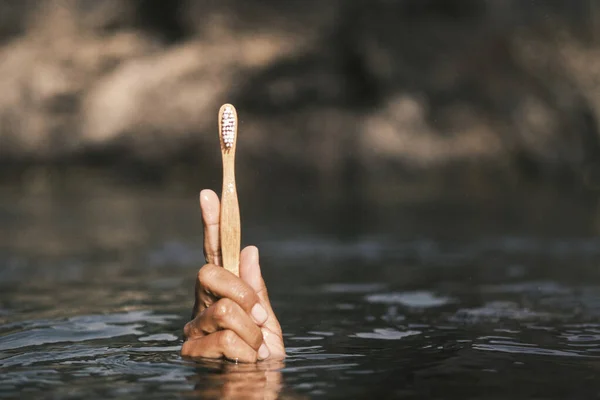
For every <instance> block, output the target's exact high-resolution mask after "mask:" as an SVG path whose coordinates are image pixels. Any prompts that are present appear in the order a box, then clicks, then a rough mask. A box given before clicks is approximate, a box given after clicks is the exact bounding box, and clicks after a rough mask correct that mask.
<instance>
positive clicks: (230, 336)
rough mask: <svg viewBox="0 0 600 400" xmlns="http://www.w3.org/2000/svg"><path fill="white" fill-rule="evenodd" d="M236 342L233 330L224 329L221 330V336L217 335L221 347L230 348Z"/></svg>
mask: <svg viewBox="0 0 600 400" xmlns="http://www.w3.org/2000/svg"><path fill="white" fill-rule="evenodd" d="M236 343H237V337H236V334H235V333H233V331H230V330H226V331H221V336H220V337H219V345H220V346H221V348H222V349H231V348H234V347H235V345H236Z"/></svg>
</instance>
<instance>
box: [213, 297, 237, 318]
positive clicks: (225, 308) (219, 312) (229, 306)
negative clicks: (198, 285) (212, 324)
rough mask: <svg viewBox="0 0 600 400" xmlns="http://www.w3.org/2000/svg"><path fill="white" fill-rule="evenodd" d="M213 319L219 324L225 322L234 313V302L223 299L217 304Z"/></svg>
mask: <svg viewBox="0 0 600 400" xmlns="http://www.w3.org/2000/svg"><path fill="white" fill-rule="evenodd" d="M214 307H215V311H214V312H213V318H214V319H215V320H216V321H218V322H223V321H225V320H226V319H227V318H228V317H229V315H231V312H232V311H233V302H232V301H231V300H229V299H221V300H219V301H218V302H217V303H216V304H215V306H214Z"/></svg>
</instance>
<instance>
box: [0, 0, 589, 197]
mask: <svg viewBox="0 0 600 400" xmlns="http://www.w3.org/2000/svg"><path fill="white" fill-rule="evenodd" d="M599 20H600V6H599V5H598V4H597V3H596V2H595V1H594V0H574V1H570V2H565V1H551V0H549V1H526V2H523V1H518V0H481V1H480V0H465V1H462V0H461V1H459V0H395V1H394V0H368V1H367V0H353V1H343V0H328V1H320V0H319V1H317V0H286V1H274V0H260V1H253V2H250V3H249V2H243V1H236V0H222V1H216V0H205V1H200V0H198V1H195V0H173V1H161V0H100V1H95V0H6V1H2V2H1V4H0V162H1V163H2V170H1V175H2V176H1V179H2V181H11V182H17V183H19V184H24V185H28V186H29V187H33V188H37V189H40V188H41V187H42V186H47V185H54V184H56V183H57V182H56V181H57V180H61V179H62V177H64V176H65V174H68V171H65V170H69V169H70V170H71V171H75V167H77V168H85V169H86V171H87V172H84V173H83V174H79V173H78V175H77V176H79V177H82V178H84V179H85V178H86V176H87V175H88V174H95V173H97V172H98V171H99V170H100V171H102V170H104V171H106V170H107V169H109V170H111V171H112V172H111V173H116V171H118V173H119V174H122V173H125V174H126V176H127V177H134V178H135V179H134V180H139V179H144V180H147V179H149V180H150V181H157V180H160V181H163V180H165V179H166V180H169V179H170V180H171V182H177V181H180V180H181V179H183V177H184V176H186V177H188V178H189V177H193V179H197V178H199V177H202V175H203V174H206V175H208V176H212V175H213V172H212V171H214V170H217V169H218V168H220V154H219V152H218V145H217V141H216V135H217V133H216V132H217V130H216V113H217V110H218V107H219V106H220V105H221V104H222V103H224V102H231V103H233V104H234V105H236V107H237V108H238V110H239V114H240V117H241V119H242V121H241V132H240V143H239V146H240V147H239V166H240V168H239V171H238V173H239V176H240V179H241V180H242V181H243V182H248V183H250V182H252V183H251V185H252V186H254V185H259V186H260V185H261V184H262V185H263V186H265V187H271V186H272V184H273V183H275V182H277V185H275V186H279V185H280V184H281V185H291V186H296V185H300V184H303V185H308V186H311V187H312V186H313V185H316V186H318V187H319V191H322V192H325V193H327V192H334V193H342V192H345V191H348V190H355V186H360V187H362V188H365V187H368V186H369V185H372V184H375V183H376V182H387V183H389V181H390V180H391V181H392V182H397V181H398V179H401V178H407V179H417V180H419V181H422V180H424V179H426V177H427V178H432V177H433V176H438V177H440V176H443V179H442V181H443V182H448V180H450V181H452V185H456V184H460V185H465V184H467V185H470V186H472V185H486V184H491V185H492V186H495V185H499V184H509V185H513V184H514V183H515V181H519V182H522V181H523V180H527V181H530V180H533V181H534V182H540V181H544V182H552V184H555V183H557V184H558V183H562V184H565V183H566V184H567V185H568V186H571V187H589V186H590V185H593V184H597V183H598V182H599V180H598V178H597V176H598V173H597V170H599V169H600V168H599V167H598V165H597V164H598V162H599V159H600V146H599V139H598V125H597V119H598V115H599V113H600V50H599V46H598V44H599V41H600V24H599V23H598V21H599ZM78 171H80V172H81V170H78ZM451 171H452V172H451ZM71 175H72V174H71ZM214 175H215V176H217V175H218V174H214ZM122 178H123V176H121V179H122ZM196 182H198V180H196ZM198 183H200V182H198Z"/></svg>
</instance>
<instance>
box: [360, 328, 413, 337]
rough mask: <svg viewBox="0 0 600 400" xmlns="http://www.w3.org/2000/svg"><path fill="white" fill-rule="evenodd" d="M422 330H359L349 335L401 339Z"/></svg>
mask: <svg viewBox="0 0 600 400" xmlns="http://www.w3.org/2000/svg"><path fill="white" fill-rule="evenodd" d="M420 334H421V331H399V330H397V329H391V328H381V329H374V330H373V332H359V333H355V334H354V335H349V337H354V338H361V339H378V340H400V339H403V338H405V337H408V336H414V335H420Z"/></svg>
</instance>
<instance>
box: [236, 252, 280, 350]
mask: <svg viewBox="0 0 600 400" xmlns="http://www.w3.org/2000/svg"><path fill="white" fill-rule="evenodd" d="M240 278H242V280H243V281H244V282H246V283H247V284H248V285H249V286H250V287H251V288H252V289H253V290H254V291H255V292H256V294H257V296H258V297H259V299H260V301H261V303H262V304H263V305H264V306H265V309H266V310H267V314H268V317H267V320H266V321H265V322H264V324H262V326H261V332H262V336H263V342H264V344H265V345H266V346H267V348H268V349H269V353H270V356H269V359H270V360H273V359H283V358H285V346H284V344H283V335H282V332H281V325H280V324H279V321H278V320H277V317H276V316H275V313H274V311H273V308H272V307H271V303H270V301H269V294H268V293H267V287H266V285H265V281H264V279H263V277H262V274H261V271H260V263H259V254H258V249H257V248H256V247H254V246H248V247H246V248H245V249H244V250H242V254H241V255H240Z"/></svg>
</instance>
